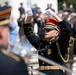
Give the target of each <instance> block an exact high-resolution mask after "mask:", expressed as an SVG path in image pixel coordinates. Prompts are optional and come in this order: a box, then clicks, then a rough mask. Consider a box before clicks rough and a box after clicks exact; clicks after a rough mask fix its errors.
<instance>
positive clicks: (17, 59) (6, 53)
mask: <svg viewBox="0 0 76 75" xmlns="http://www.w3.org/2000/svg"><path fill="white" fill-rule="evenodd" d="M1 51H2V53H3V54H5V55H6V56H8V57H10V58H12V59H14V60H16V61H20V58H19V57H18V56H17V55H15V54H13V53H11V52H9V51H7V50H4V49H2V50H1Z"/></svg>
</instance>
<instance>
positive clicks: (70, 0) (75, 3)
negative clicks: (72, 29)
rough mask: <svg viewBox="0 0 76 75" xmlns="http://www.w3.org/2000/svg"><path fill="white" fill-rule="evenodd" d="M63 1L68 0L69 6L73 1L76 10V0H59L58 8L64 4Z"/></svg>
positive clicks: (66, 0)
mask: <svg viewBox="0 0 76 75" xmlns="http://www.w3.org/2000/svg"><path fill="white" fill-rule="evenodd" d="M63 2H66V3H67V6H69V4H71V3H72V4H73V6H74V8H75V10H76V0H58V8H59V7H61V6H62V4H63Z"/></svg>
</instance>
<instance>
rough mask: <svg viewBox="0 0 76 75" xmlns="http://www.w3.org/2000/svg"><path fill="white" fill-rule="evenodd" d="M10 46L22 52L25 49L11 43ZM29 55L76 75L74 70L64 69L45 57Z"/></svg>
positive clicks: (31, 53)
mask: <svg viewBox="0 0 76 75" xmlns="http://www.w3.org/2000/svg"><path fill="white" fill-rule="evenodd" d="M9 45H10V46H13V47H14V48H16V49H19V50H22V49H23V48H22V47H21V46H17V45H14V44H13V43H11V42H10V43H9ZM26 52H27V51H26ZM27 54H28V55H30V56H33V55H34V56H38V59H40V60H43V61H45V62H46V63H48V64H51V65H54V66H59V67H60V68H62V69H64V70H65V71H67V72H69V73H72V74H73V75H76V72H74V71H72V70H70V69H68V68H66V67H64V66H62V65H60V64H58V63H56V62H54V61H52V60H51V59H50V60H49V59H47V58H45V57H43V56H41V55H38V54H35V53H33V52H27Z"/></svg>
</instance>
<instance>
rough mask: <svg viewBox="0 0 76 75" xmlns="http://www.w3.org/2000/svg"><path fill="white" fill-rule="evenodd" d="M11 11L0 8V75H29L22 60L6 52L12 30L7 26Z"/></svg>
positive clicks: (9, 8)
mask: <svg viewBox="0 0 76 75" xmlns="http://www.w3.org/2000/svg"><path fill="white" fill-rule="evenodd" d="M11 9H12V8H11V7H7V8H4V7H1V8H0V75H29V74H28V70H27V65H26V64H25V62H24V60H23V59H22V58H21V57H20V56H18V55H15V54H13V53H11V52H10V51H8V50H7V48H8V45H9V40H10V39H9V32H10V30H12V28H11V27H10V25H9V23H10V19H9V16H10V14H11ZM13 39H14V38H13Z"/></svg>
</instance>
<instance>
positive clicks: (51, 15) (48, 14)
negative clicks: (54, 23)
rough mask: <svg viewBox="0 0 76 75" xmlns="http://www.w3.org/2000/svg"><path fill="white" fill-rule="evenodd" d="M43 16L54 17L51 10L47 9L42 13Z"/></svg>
mask: <svg viewBox="0 0 76 75" xmlns="http://www.w3.org/2000/svg"><path fill="white" fill-rule="evenodd" d="M43 15H44V16H49V17H53V16H54V15H55V12H53V11H52V10H51V9H48V10H46V11H45V12H44V13H43Z"/></svg>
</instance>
